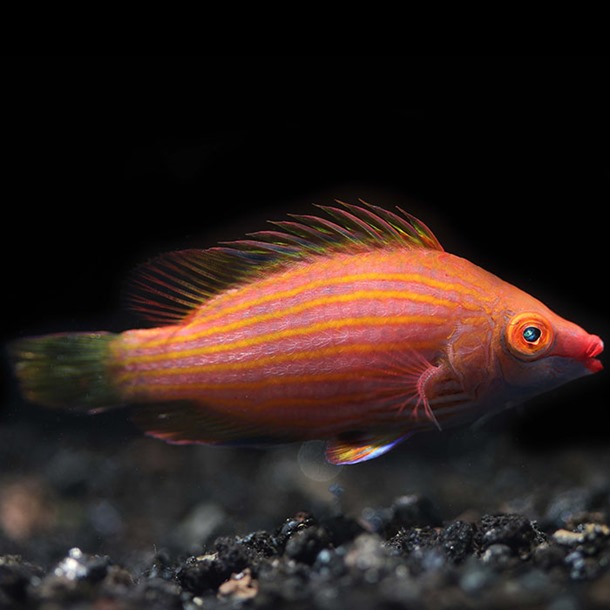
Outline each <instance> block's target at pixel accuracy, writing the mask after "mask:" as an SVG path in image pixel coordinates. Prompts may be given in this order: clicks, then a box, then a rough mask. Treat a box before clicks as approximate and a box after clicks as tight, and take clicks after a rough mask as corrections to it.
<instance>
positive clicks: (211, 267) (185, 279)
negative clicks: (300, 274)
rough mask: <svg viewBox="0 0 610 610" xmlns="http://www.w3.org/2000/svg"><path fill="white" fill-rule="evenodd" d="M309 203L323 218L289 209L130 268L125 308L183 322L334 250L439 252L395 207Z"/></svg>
mask: <svg viewBox="0 0 610 610" xmlns="http://www.w3.org/2000/svg"><path fill="white" fill-rule="evenodd" d="M337 203H339V204H340V205H341V206H343V207H333V206H316V207H318V208H320V209H321V210H323V211H324V212H326V213H327V214H328V216H329V217H330V218H322V217H318V216H311V215H296V214H290V215H289V216H290V218H291V220H284V221H275V222H273V221H271V224H273V225H274V227H276V228H275V229H273V230H266V231H258V232H256V233H251V234H249V235H248V237H249V238H250V239H243V240H238V241H233V242H225V243H223V244H222V245H221V246H218V247H215V248H209V249H207V250H196V249H192V250H182V251H178V252H170V253H167V254H163V255H161V256H159V257H158V258H155V259H153V260H152V261H150V262H149V263H145V264H144V265H142V266H141V267H139V268H138V269H137V270H136V273H135V274H134V277H133V281H132V286H133V290H132V291H131V294H130V295H129V300H130V302H131V305H132V307H133V308H134V309H135V310H137V311H139V312H140V313H142V314H144V315H145V317H146V318H148V319H149V320H153V321H155V322H157V323H165V324H172V323H175V322H178V321H180V320H182V319H184V318H185V317H186V316H187V315H189V314H190V313H191V312H192V311H193V310H194V309H196V308H197V307H198V306H199V305H201V304H202V303H203V302H204V301H205V300H207V299H209V298H210V297H212V296H214V295H216V294H219V293H220V292H222V291H223V290H226V289H227V288H231V287H233V286H237V285H239V284H241V283H243V282H244V281H247V280H249V279H251V278H253V277H254V276H256V275H260V274H262V273H266V272H268V271H271V270H277V269H278V268H283V267H286V266H288V265H290V264H291V263H294V262H295V261H302V260H308V259H312V258H314V257H317V256H320V255H324V254H328V253H334V252H345V251H348V252H359V251H362V250H365V249H371V248H381V247H384V246H394V247H403V248H428V249H433V250H442V249H443V248H442V246H441V245H440V244H439V242H438V241H437V239H436V237H434V235H433V233H432V231H430V229H428V227H426V225H425V224H424V223H422V222H421V221H419V220H417V219H416V218H415V217H413V216H411V215H410V214H408V213H407V212H405V211H404V210H402V209H401V208H399V207H397V208H396V209H397V210H398V212H400V215H399V214H397V213H395V212H391V211H389V210H385V209H383V208H380V207H378V206H375V205H372V204H370V203H366V202H364V201H360V203H361V205H353V204H348V203H343V202H341V201H337Z"/></svg>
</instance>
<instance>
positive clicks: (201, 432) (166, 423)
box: [131, 401, 294, 446]
mask: <svg viewBox="0 0 610 610" xmlns="http://www.w3.org/2000/svg"><path fill="white" fill-rule="evenodd" d="M131 419H132V420H133V421H134V423H135V424H136V425H137V426H138V427H139V428H140V429H141V430H142V431H143V432H144V433H145V434H147V435H148V436H152V437H154V438H158V439H160V440H163V441H165V442H167V443H171V444H175V445H189V444H211V445H236V446H263V445H270V444H279V443H286V442H289V441H291V440H294V439H291V438H286V437H285V436H282V435H281V434H278V433H277V432H275V433H274V432H270V431H269V430H268V429H267V428H266V427H265V426H263V425H257V424H255V423H252V422H250V421H243V420H241V419H239V418H234V417H232V416H230V415H226V414H224V413H220V412H218V411H216V410H214V409H212V408H210V407H209V406H207V405H205V404H203V403H198V402H190V401H172V402H162V403H152V404H142V405H137V406H135V407H134V408H133V411H132V415H131Z"/></svg>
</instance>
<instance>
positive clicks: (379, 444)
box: [326, 432, 413, 465]
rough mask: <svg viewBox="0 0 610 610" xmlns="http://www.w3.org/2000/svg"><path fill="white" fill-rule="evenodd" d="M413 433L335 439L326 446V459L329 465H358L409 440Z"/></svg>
mask: <svg viewBox="0 0 610 610" xmlns="http://www.w3.org/2000/svg"><path fill="white" fill-rule="evenodd" d="M412 434H413V432H407V433H402V434H400V435H396V434H388V435H384V436H372V435H364V434H363V435H357V436H351V435H350V437H345V438H337V439H335V440H332V441H330V442H329V443H328V445H327V446H326V459H327V461H328V462H330V463H331V464H337V465H340V464H358V463H359V462H366V461H367V460H372V459H373V458H376V457H379V456H380V455H383V454H384V453H387V452H388V451H389V450H390V449H392V447H395V446H396V445H397V444H398V443H401V442H402V441H404V440H406V439H407V438H409V437H410V436H411V435H412Z"/></svg>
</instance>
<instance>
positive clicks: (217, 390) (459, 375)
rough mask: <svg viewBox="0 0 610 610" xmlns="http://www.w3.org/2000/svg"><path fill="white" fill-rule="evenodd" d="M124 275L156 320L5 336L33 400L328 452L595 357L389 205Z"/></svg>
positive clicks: (395, 440)
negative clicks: (316, 443)
mask: <svg viewBox="0 0 610 610" xmlns="http://www.w3.org/2000/svg"><path fill="white" fill-rule="evenodd" d="M317 208H318V209H319V210H321V213H317V215H316V213H314V214H300V215H288V216H287V218H286V219H285V220H279V221H274V222H272V223H271V226H270V228H267V229H266V230H261V231H258V232H256V233H251V234H248V235H247V236H246V237H245V238H244V239H241V240H237V241H233V242H223V243H220V244H219V245H217V246H215V247H212V248H208V249H187V250H182V251H176V252H169V253H165V254H161V255H160V256H158V257H157V258H154V259H152V260H151V261H149V262H147V263H144V264H142V265H141V266H140V267H139V268H138V269H136V271H135V272H134V274H133V277H132V278H131V282H130V284H131V292H130V297H129V298H130V303H131V306H132V307H133V308H134V309H135V310H137V311H139V312H140V313H141V314H142V315H143V316H144V317H145V318H147V319H148V321H149V326H144V327H142V328H136V329H130V330H126V331H124V332H120V333H115V332H108V331H96V332H64V333H54V334H50V335H42V336H35V337H23V338H18V339H16V340H14V341H13V342H12V343H11V345H10V346H9V354H10V358H11V361H12V363H13V368H14V371H15V376H16V378H17V381H18V384H19V386H20V388H21V393H22V395H23V397H24V398H25V400H26V401H31V402H34V403H39V404H41V405H45V406H47V407H51V408H63V409H68V410H72V411H76V412H87V413H97V412H100V411H103V410H105V409H110V408H116V407H122V406H124V407H128V408H130V409H131V412H130V416H131V417H132V419H133V420H134V422H135V423H136V424H137V425H138V426H139V427H140V428H141V429H142V431H143V432H144V433H145V434H148V435H150V436H152V437H155V438H158V439H162V440H163V441H166V442H169V443H173V444H189V443H202V444H210V445H219V446H252V447H261V446H262V447H265V446H268V445H271V444H279V443H290V442H305V441H311V440H323V441H326V442H327V448H326V459H327V460H328V461H329V462H330V463H332V464H356V463H360V462H364V461H366V460H370V459H373V458H377V457H379V456H381V455H383V454H385V453H386V452H388V451H389V450H390V449H392V448H393V447H395V446H396V445H397V444H399V443H401V442H402V441H404V440H406V439H407V438H409V437H410V436H412V435H413V434H415V433H419V432H422V431H426V430H434V429H445V428H446V427H449V426H454V425H457V424H461V423H463V422H467V421H472V420H476V419H478V418H481V417H483V416H488V415H489V414H490V413H495V412H497V411H499V410H501V409H504V408H506V406H508V405H514V404H519V403H522V402H525V401H527V400H528V399H530V398H532V397H533V396H535V395H538V394H540V393H542V392H546V391H549V390H551V389H553V388H555V387H558V386H560V385H562V384H565V383H567V382H570V381H572V380H574V379H577V378H580V377H582V376H584V375H588V374H592V373H597V372H599V371H600V370H602V368H603V365H602V363H601V361H600V360H599V358H598V356H599V355H600V354H601V353H602V351H603V347H604V346H603V341H602V339H601V338H600V337H598V336H597V335H594V334H589V333H588V332H586V331H585V330H584V329H583V328H581V327H580V326H578V325H577V324H575V323H574V322H571V321H568V320H566V319H564V318H562V317H560V316H559V315H558V314H556V313H554V312H553V311H551V310H550V309H549V308H548V307H547V306H546V305H545V304H543V303H542V302H541V301H539V300H537V299H536V298H535V297H533V296H531V295H530V294H528V293H526V292H524V291H522V290H520V289H519V288H517V287H515V286H513V285H512V284H510V283H507V282H505V281H503V280H502V279H500V278H499V277H497V276H496V275H494V274H492V273H490V272H488V271H486V270H484V269H482V268H481V267H479V266H477V265H476V264H474V263H472V262H470V261H469V260H466V259H465V258H461V257H459V256H457V255H454V254H451V253H449V252H446V251H445V250H444V249H443V247H442V246H441V245H440V243H439V241H438V240H437V238H436V237H435V236H434V234H433V233H432V231H431V230H430V229H429V228H428V227H427V226H426V225H425V224H424V223H423V222H422V221H420V220H418V219H417V218H415V217H414V216H413V215H411V214H409V213H408V212H405V211H404V210H403V209H402V208H400V207H398V206H396V207H395V208H394V209H392V210H389V209H386V208H384V207H380V206H377V205H373V204H370V203H366V202H364V201H362V200H359V201H358V203H345V202H340V201H337V202H335V203H334V204H332V205H318V206H317Z"/></svg>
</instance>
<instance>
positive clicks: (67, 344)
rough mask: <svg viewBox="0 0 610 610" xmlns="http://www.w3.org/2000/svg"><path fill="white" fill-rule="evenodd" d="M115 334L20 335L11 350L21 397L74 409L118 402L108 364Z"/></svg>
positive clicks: (50, 405) (79, 409)
mask: <svg viewBox="0 0 610 610" xmlns="http://www.w3.org/2000/svg"><path fill="white" fill-rule="evenodd" d="M116 337H117V335H115V334H112V333H106V332H96V333H66V334H56V335H46V336H42V337H28V338H25V339H18V340H17V341H15V342H14V343H12V344H11V345H9V355H10V357H11V359H12V361H13V366H14V369H15V374H16V375H17V378H18V380H19V383H20V385H21V392H22V394H23V396H24V397H25V398H27V399H28V400H30V401H32V402H35V403H38V404H41V405H44V406H47V407H60V408H65V409H73V410H76V411H91V410H95V409H100V408H104V407H112V406H115V405H118V404H120V403H121V398H120V396H119V393H118V391H117V390H116V389H115V388H114V387H113V383H112V375H111V369H110V364H111V354H110V344H111V343H112V341H113V340H114V339H116Z"/></svg>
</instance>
